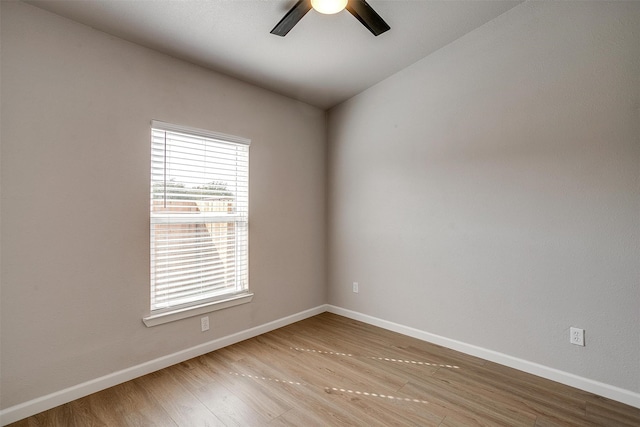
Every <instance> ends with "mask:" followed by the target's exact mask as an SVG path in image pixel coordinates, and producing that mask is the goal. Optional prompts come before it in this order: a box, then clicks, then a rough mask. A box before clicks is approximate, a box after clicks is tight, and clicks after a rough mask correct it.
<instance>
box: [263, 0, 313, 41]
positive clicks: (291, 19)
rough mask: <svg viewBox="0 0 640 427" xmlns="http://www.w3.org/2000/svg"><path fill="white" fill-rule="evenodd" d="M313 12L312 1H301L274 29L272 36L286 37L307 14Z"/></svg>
mask: <svg viewBox="0 0 640 427" xmlns="http://www.w3.org/2000/svg"><path fill="white" fill-rule="evenodd" d="M310 10H311V0H299V1H298V3H296V4H295V5H294V6H293V7H292V8H291V9H289V12H287V14H286V15H284V18H282V19H281V20H280V22H278V24H276V26H275V27H273V30H271V34H275V35H276V36H280V37H284V36H286V35H287V33H288V32H289V31H291V29H292V28H293V27H294V26H295V25H296V24H297V23H298V21H300V20H301V19H302V17H303V16H304V15H306V14H307V12H309V11H310Z"/></svg>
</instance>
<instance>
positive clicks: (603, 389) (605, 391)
mask: <svg viewBox="0 0 640 427" xmlns="http://www.w3.org/2000/svg"><path fill="white" fill-rule="evenodd" d="M327 311H328V312H330V313H334V314H338V315H340V316H344V317H348V318H350V319H353V320H359V321H361V322H364V323H368V324H370V325H373V326H378V327H380V328H383V329H387V330H390V331H393V332H398V333H400V334H403V335H407V336H410V337H413V338H417V339H419V340H422V341H427V342H430V343H433V344H437V345H441V346H443V347H447V348H450V349H453V350H457V351H460V352H462V353H465V354H469V355H471V356H476V357H480V358H482V359H485V360H489V361H491V362H495V363H499V364H501V365H504V366H508V367H510V368H514V369H518V370H520V371H523V372H527V373H530V374H533V375H537V376H539V377H542V378H546V379H549V380H552V381H556V382H559V383H561V384H565V385H568V386H571V387H575V388H578V389H580V390H584V391H587V392H589V393H594V394H597V395H599V396H603V397H607V398H609V399H612V400H616V401H618V402H621V403H624V404H627V405H631V406H634V407H636V408H640V393H634V392H632V391H629V390H625V389H622V388H619V387H615V386H612V385H609V384H605V383H601V382H598V381H594V380H590V379H588V378H584V377H580V376H578V375H574V374H570V373H568V372H564V371H560V370H558V369H554V368H550V367H548V366H544V365H539V364H537V363H534V362H530V361H528V360H523V359H519V358H517V357H513V356H509V355H507V354H503V353H499V352H497V351H493V350H487V349H486V348H482V347H478V346H475V345H471V344H466V343H464V342H461V341H456V340H453V339H450V338H445V337H442V336H440V335H435V334H431V333H429V332H425V331H421V330H419V329H415V328H411V327H409V326H404V325H400V324H398V323H394V322H389V321H387V320H383V319H379V318H377V317H373V316H369V315H366V314H362V313H359V312H357V311H352V310H347V309H344V308H341V307H336V306H334V305H327Z"/></svg>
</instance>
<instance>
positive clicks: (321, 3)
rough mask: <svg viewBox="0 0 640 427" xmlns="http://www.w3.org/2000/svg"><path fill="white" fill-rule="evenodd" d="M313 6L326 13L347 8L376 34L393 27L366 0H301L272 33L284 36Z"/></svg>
mask: <svg viewBox="0 0 640 427" xmlns="http://www.w3.org/2000/svg"><path fill="white" fill-rule="evenodd" d="M311 8H313V9H315V10H317V11H318V12H320V13H325V14H333V13H338V12H340V11H341V10H343V9H345V8H346V9H347V10H348V11H349V12H350V13H351V14H352V15H353V16H355V18H356V19H357V20H358V21H360V23H361V24H362V25H364V26H365V27H366V28H367V29H368V30H369V31H371V33H372V34H373V35H374V36H379V35H380V34H382V33H384V32H385V31H388V30H389V29H390V28H391V27H389V25H388V24H387V23H386V22H384V20H383V19H382V18H381V17H380V15H378V14H377V13H376V11H375V10H373V8H372V7H371V6H369V4H368V3H367V2H366V1H365V0H299V1H298V2H297V3H296V4H295V5H294V6H293V7H292V8H291V9H290V10H289V11H288V12H287V14H286V15H284V17H283V18H282V19H281V20H280V22H278V24H277V25H276V26H275V27H273V30H271V34H275V35H277V36H280V37H284V36H285V35H287V33H288V32H289V31H291V29H292V28H293V27H294V26H295V25H296V24H297V23H298V21H300V20H301V19H302V17H303V16H304V15H306V14H307V12H309V11H310V10H311Z"/></svg>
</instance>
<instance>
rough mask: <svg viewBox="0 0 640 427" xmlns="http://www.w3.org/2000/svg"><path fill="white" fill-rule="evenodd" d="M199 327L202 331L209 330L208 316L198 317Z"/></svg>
mask: <svg viewBox="0 0 640 427" xmlns="http://www.w3.org/2000/svg"><path fill="white" fill-rule="evenodd" d="M200 329H201V330H202V332H204V331H208V330H209V316H204V317H201V318H200Z"/></svg>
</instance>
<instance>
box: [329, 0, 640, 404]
mask: <svg viewBox="0 0 640 427" xmlns="http://www.w3.org/2000/svg"><path fill="white" fill-rule="evenodd" d="M639 28H640V3H638V2H614V3H609V2H607V3H604V2H544V3H541V2H527V3H524V4H522V5H520V6H518V7H516V8H514V9H512V10H510V11H508V12H507V13H506V14H504V15H501V16H500V17H498V18H497V19H495V20H494V21H492V22H490V23H488V24H487V25H485V26H483V27H481V28H479V29H477V30H475V31H473V32H471V33H469V34H468V35H466V36H464V37H463V38H461V39H459V40H457V41H456V42H454V43H452V44H451V45H448V46H446V47H445V48H443V49H441V50H439V51H438V52H436V53H434V54H432V55H430V56H429V57H427V58H425V59H423V60H421V61H419V62H417V63H416V64H414V65H412V66H411V67H408V68H407V69H405V70H403V71H401V72H400V73H398V74H396V75H394V76H392V77H391V78H389V79H387V80H385V81H383V82H382V83H380V84H378V85H376V86H374V87H372V88H370V89H368V90H367V91H365V92H363V93H362V94H360V95H358V96H356V97H354V98H352V99H351V100H349V101H348V102H346V103H344V104H342V105H340V106H338V107H337V108H334V109H333V110H331V111H330V115H329V144H330V145H329V160H328V161H329V173H328V177H329V184H328V186H329V188H328V194H329V199H328V206H329V217H328V224H329V237H328V240H329V246H328V251H327V253H328V263H329V303H330V304H334V305H336V306H339V307H343V308H346V309H350V310H354V311H357V312H360V313H364V314H366V315H370V316H374V317H377V318H380V319H384V320H387V321H391V322H396V323H399V324H402V325H407V326H410V327H413V328H417V329H419V330H422V331H427V332H429V333H432V334H437V335H440V336H443V337H447V338H449V339H453V340H458V341H461V342H464V343H467V344H471V345H476V346H480V347H483V348H485V349H489V350H493V351H497V352H501V353H504V354H507V355H510V356H513V357H516V358H521V359H524V360H528V361H532V362H536V363H539V364H542V365H545V366H548V367H551V368H556V369H559V370H562V371H565V372H569V373H573V374H577V375H579V376H582V377H585V378H589V379H592V380H596V381H600V382H604V383H606V384H610V385H614V386H618V387H621V388H623V389H626V390H630V391H634V392H640V329H639V325H640V249H639V247H640V32H639V31H638V29H639ZM354 281H358V282H359V285H360V293H358V294H354V293H352V291H351V284H352V282H354ZM569 326H577V327H581V328H584V329H585V330H586V342H587V346H586V347H577V346H573V345H570V344H569V333H568V329H569Z"/></svg>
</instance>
